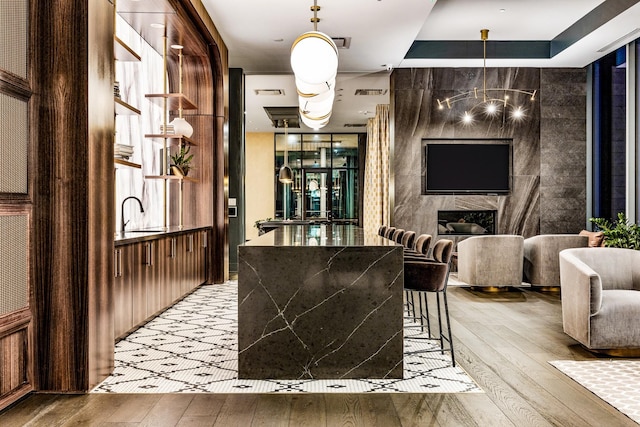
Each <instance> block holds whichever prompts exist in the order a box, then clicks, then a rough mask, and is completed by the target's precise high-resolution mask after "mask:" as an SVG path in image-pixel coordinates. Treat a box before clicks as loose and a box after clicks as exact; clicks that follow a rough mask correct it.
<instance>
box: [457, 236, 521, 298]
mask: <svg viewBox="0 0 640 427" xmlns="http://www.w3.org/2000/svg"><path fill="white" fill-rule="evenodd" d="M523 243H524V238H523V237H522V236H516V235H502V234H501V235H491V236H473V237H469V238H468V239H466V240H463V241H461V242H459V243H458V280H460V281H461V282H465V283H467V284H469V285H471V286H477V287H480V286H485V287H505V286H521V285H522V253H523Z"/></svg>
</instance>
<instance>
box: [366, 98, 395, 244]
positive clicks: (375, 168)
mask: <svg viewBox="0 0 640 427" xmlns="http://www.w3.org/2000/svg"><path fill="white" fill-rule="evenodd" d="M363 210H364V212H363V224H364V229H365V231H370V232H377V231H378V227H380V225H382V224H389V105H387V104H380V105H378V106H376V115H375V117H374V118H372V119H369V121H368V122H367V154H366V159H365V169H364V208H363Z"/></svg>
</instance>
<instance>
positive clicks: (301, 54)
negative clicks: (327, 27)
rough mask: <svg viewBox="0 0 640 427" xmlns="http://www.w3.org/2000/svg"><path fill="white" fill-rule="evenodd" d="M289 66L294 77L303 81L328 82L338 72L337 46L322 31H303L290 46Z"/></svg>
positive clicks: (312, 82) (310, 82)
mask: <svg viewBox="0 0 640 427" xmlns="http://www.w3.org/2000/svg"><path fill="white" fill-rule="evenodd" d="M291 68H292V69H293V73H294V74H295V76H296V78H298V79H300V80H302V81H303V82H305V83H309V84H322V83H324V82H328V81H330V80H332V79H335V77H336V74H337V72H338V48H337V47H336V44H335V43H334V42H333V40H331V37H329V36H328V35H326V34H324V33H321V32H319V31H309V32H306V33H303V34H301V35H300V36H298V38H297V39H296V41H295V42H293V45H292V46H291Z"/></svg>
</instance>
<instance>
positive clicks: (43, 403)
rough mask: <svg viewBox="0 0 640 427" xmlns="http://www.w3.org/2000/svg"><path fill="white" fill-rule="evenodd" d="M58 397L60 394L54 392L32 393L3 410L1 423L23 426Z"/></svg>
mask: <svg viewBox="0 0 640 427" xmlns="http://www.w3.org/2000/svg"><path fill="white" fill-rule="evenodd" d="M58 399H60V396H59V395H54V394H31V395H29V396H27V397H26V398H25V399H23V400H21V401H19V402H18V403H16V404H14V405H13V406H12V407H10V408H9V409H7V410H5V411H4V412H1V413H0V421H2V423H1V424H2V426H3V427H5V426H6V427H23V426H25V425H26V424H27V423H28V422H30V421H32V420H33V419H34V418H35V417H36V416H37V415H38V414H39V413H42V412H43V411H45V410H46V408H47V407H49V406H50V405H53V404H54V403H55V401H56V400H58Z"/></svg>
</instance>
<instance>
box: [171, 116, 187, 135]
mask: <svg viewBox="0 0 640 427" xmlns="http://www.w3.org/2000/svg"><path fill="white" fill-rule="evenodd" d="M169 126H173V129H174V131H175V134H176V135H184V136H186V137H187V138H189V137H190V136H191V135H192V134H193V127H192V126H191V125H190V124H189V122H188V121H186V120H185V119H184V118H183V117H176V118H175V119H173V120H172V121H171V123H169ZM167 127H168V126H167Z"/></svg>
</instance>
